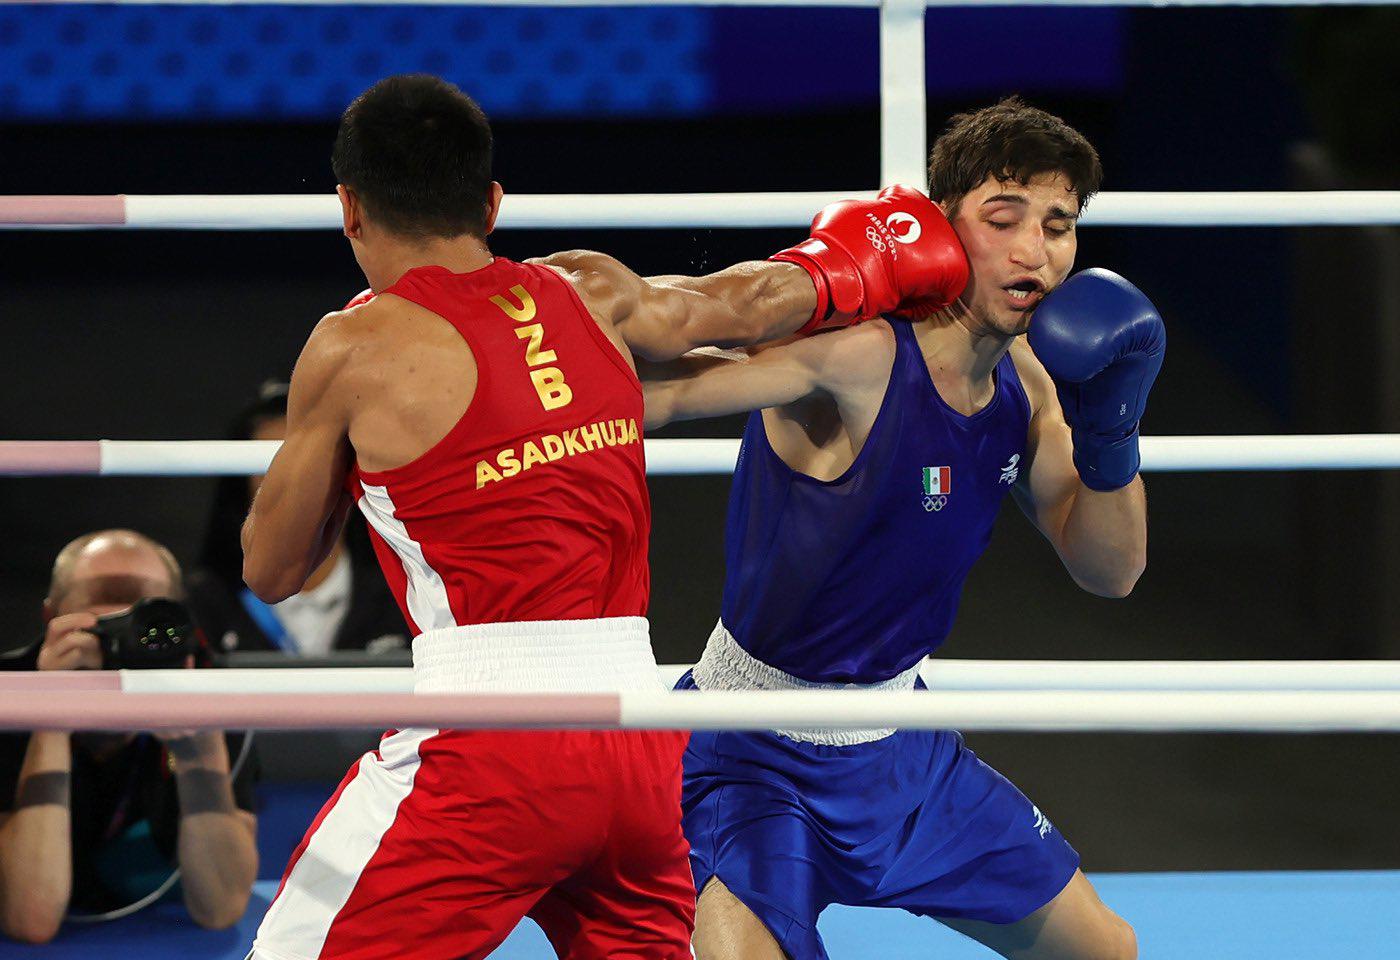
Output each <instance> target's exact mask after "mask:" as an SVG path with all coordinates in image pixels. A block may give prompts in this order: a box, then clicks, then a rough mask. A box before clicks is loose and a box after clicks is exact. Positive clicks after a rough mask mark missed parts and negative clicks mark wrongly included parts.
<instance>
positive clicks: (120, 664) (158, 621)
mask: <svg viewBox="0 0 1400 960" xmlns="http://www.w3.org/2000/svg"><path fill="white" fill-rule="evenodd" d="M91 632H92V633H95V634H96V635H97V640H98V644H99V646H100V647H101V648H102V669H103V670H142V669H147V670H148V669H153V668H166V669H174V668H179V667H183V666H184V665H185V658H186V657H187V656H190V655H191V654H193V653H194V652H195V636H194V620H193V618H191V617H190V612H189V610H188V608H186V607H185V605H184V604H183V603H180V602H179V601H177V600H170V599H168V598H166V597H147V598H146V599H145V600H138V601H137V602H136V603H135V604H133V605H132V607H131V609H130V610H127V611H126V612H125V613H114V614H111V615H110V616H106V617H98V618H97V626H95V627H93V628H92V631H91Z"/></svg>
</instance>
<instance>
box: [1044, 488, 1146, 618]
mask: <svg viewBox="0 0 1400 960" xmlns="http://www.w3.org/2000/svg"><path fill="white" fill-rule="evenodd" d="M1056 546H1057V547H1058V549H1059V554H1060V558H1061V559H1062V560H1063V561H1064V564H1065V567H1066V569H1068V570H1069V573H1070V576H1072V577H1073V578H1074V581H1075V582H1076V583H1078V584H1079V585H1080V586H1081V587H1083V588H1084V589H1085V590H1087V591H1089V592H1090V593H1094V594H1097V595H1099V596H1101V597H1126V596H1127V595H1128V594H1129V593H1131V592H1132V589H1133V586H1134V585H1135V584H1136V583H1137V581H1138V578H1139V577H1141V576H1142V572H1143V570H1144V569H1145V568H1146V567H1147V495H1146V493H1145V491H1144V489H1143V484H1142V478H1141V477H1134V478H1133V481H1132V482H1131V483H1129V484H1128V485H1127V486H1126V487H1122V488H1120V489H1118V490H1112V491H1108V492H1101V491H1097V490H1091V489H1089V488H1088V487H1086V486H1084V485H1083V484H1082V483H1081V484H1080V485H1079V488H1078V490H1077V491H1076V493H1075V496H1074V503H1073V504H1072V505H1071V507H1070V510H1069V513H1068V515H1067V516H1066V518H1065V524H1064V527H1063V529H1062V530H1061V532H1060V537H1059V542H1058V543H1057V545H1056Z"/></svg>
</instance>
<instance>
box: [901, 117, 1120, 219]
mask: <svg viewBox="0 0 1400 960" xmlns="http://www.w3.org/2000/svg"><path fill="white" fill-rule="evenodd" d="M1042 173H1062V174H1064V176H1065V179H1066V180H1068V181H1069V184H1070V188H1071V189H1072V190H1073V191H1074V194H1075V196H1076V197H1077V198H1078V201H1079V209H1080V210H1081V211H1082V210H1083V209H1084V205H1085V204H1087V203H1088V202H1089V198H1090V197H1092V196H1093V195H1094V194H1095V193H1098V190H1099V185H1100V184H1101V183H1102V182H1103V166H1102V165H1101V164H1100V163H1099V155H1098V153H1097V152H1096V151H1095V150H1094V148H1093V145H1092V144H1090V143H1089V141H1088V140H1086V139H1084V135H1083V134H1081V133H1080V132H1079V131H1078V130H1076V129H1074V128H1073V127H1071V126H1070V125H1069V124H1067V123H1065V122H1064V121H1063V120H1061V119H1060V118H1059V117H1056V116H1052V115H1051V114H1048V113H1046V112H1045V111H1044V110H1038V109H1036V108H1035V107H1032V106H1030V105H1029V104H1028V103H1026V102H1025V101H1024V100H1022V99H1021V98H1020V97H1006V98H1005V99H1003V100H1001V101H1000V102H999V103H996V104H994V105H993V106H990V107H984V108H983V109H981V110H978V111H976V112H974V113H960V114H958V115H956V116H955V117H953V118H952V119H951V120H949V121H948V126H947V127H946V128H945V129H944V131H943V133H942V134H940V135H939V137H938V139H937V140H936V141H934V144H933V151H932V152H931V153H930V154H929V161H928V193H929V196H930V197H932V198H933V199H934V200H935V201H937V202H939V203H947V204H951V205H952V207H951V209H950V210H949V214H950V215H951V214H952V212H953V210H955V209H956V208H957V204H958V202H959V201H961V200H962V198H963V197H965V196H967V195H968V194H969V193H971V192H972V191H973V190H976V189H977V188H978V187H979V186H981V185H982V183H983V182H984V181H985V180H986V179H987V178H988V177H996V178H997V179H998V180H1002V181H1011V180H1014V181H1016V182H1017V183H1020V184H1022V185H1025V184H1027V183H1030V181H1031V180H1032V179H1033V178H1034V177H1036V176H1038V175H1039V174H1042Z"/></svg>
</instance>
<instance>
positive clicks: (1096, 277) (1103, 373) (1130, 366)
mask: <svg viewBox="0 0 1400 960" xmlns="http://www.w3.org/2000/svg"><path fill="white" fill-rule="evenodd" d="M1027 339H1028V340H1029V341H1030V345H1031V349H1032V350H1034V351H1035V355H1036V357H1037V358H1038V359H1039V360H1040V362H1041V364H1043V365H1044V367H1045V370H1046V372H1048V373H1049V374H1050V376H1051V378H1052V379H1053V380H1054V381H1055V392H1056V393H1058V394H1059V396H1060V406H1061V407H1063V408H1064V413H1065V421H1066V422H1067V423H1069V425H1070V429H1071V431H1072V432H1073V436H1074V467H1075V469H1076V470H1078V471H1079V478H1080V479H1081V480H1083V481H1084V485H1085V486H1086V487H1089V488H1090V489H1091V490H1117V489H1118V488H1119V487H1125V486H1127V485H1128V484H1129V483H1131V482H1132V479H1133V477H1135V476H1137V472H1138V466H1139V464H1140V463H1141V457H1140V456H1139V455H1138V421H1139V420H1141V419H1142V413H1143V410H1144V409H1146V407H1147V391H1149V390H1151V389H1152V382H1153V381H1154V380H1156V379H1157V371H1159V370H1161V369H1162V357H1163V355H1164V354H1165V353H1166V350H1167V330H1166V327H1165V326H1163V324H1162V317H1161V315H1160V314H1158V313H1157V308H1156V307H1154V306H1152V302H1151V301H1150V300H1148V299H1147V297H1145V296H1143V294H1142V291H1141V290H1139V289H1138V288H1137V287H1135V286H1133V285H1132V284H1131V283H1129V282H1128V281H1126V280H1124V279H1123V278H1122V277H1120V276H1118V274H1116V273H1114V272H1112V271H1111V270H1101V269H1098V268H1095V269H1093V270H1084V271H1081V272H1080V273H1076V274H1075V275H1074V276H1072V277H1070V278H1069V279H1068V280H1066V281H1065V282H1064V283H1062V284H1061V285H1060V286H1059V287H1058V288H1057V289H1055V290H1054V291H1052V292H1051V293H1050V294H1049V295H1048V296H1046V298H1045V299H1044V300H1043V301H1042V302H1041V304H1040V305H1039V306H1038V307H1036V309H1035V313H1034V314H1033V315H1032V317H1031V326H1030V330H1029V332H1028V334H1027Z"/></svg>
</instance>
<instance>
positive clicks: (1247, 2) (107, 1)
mask: <svg viewBox="0 0 1400 960" xmlns="http://www.w3.org/2000/svg"><path fill="white" fill-rule="evenodd" d="M3 2H4V3H8V4H13V5H16V6H26V5H31V4H34V5H37V4H41V3H53V2H54V0H3ZM82 2H85V3H99V4H103V5H109V6H149V5H152V4H168V5H171V6H195V7H197V6H241V5H246V4H257V5H259V6H268V5H271V6H290V7H317V6H337V7H343V6H361V5H363V6H376V7H378V6H398V5H406V6H430V7H436V6H446V7H460V6H482V7H879V6H884V5H886V2H887V0H82ZM1393 2H1394V0H923V3H922V4H921V5H922V6H926V7H1030V6H1036V7H1047V6H1059V7H1331V6H1348V7H1369V6H1383V5H1389V4H1391V3H1393Z"/></svg>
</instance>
